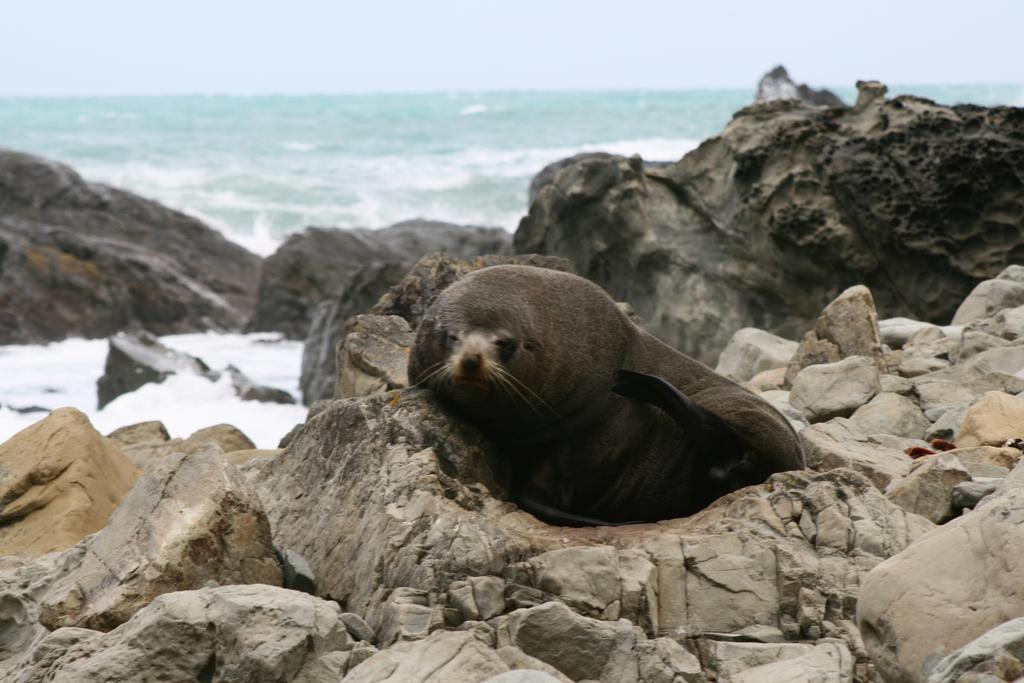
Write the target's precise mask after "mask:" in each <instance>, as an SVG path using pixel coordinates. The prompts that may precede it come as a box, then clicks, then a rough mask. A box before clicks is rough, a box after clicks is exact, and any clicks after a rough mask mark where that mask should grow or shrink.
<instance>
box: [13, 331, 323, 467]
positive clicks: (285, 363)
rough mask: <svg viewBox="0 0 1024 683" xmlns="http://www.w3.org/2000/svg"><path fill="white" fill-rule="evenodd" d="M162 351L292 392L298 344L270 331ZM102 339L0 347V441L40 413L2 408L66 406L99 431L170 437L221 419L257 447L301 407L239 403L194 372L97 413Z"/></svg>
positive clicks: (204, 339) (292, 420)
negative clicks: (128, 428)
mask: <svg viewBox="0 0 1024 683" xmlns="http://www.w3.org/2000/svg"><path fill="white" fill-rule="evenodd" d="M162 341H163V342H164V343H165V344H166V345H167V346H169V347H171V348H174V349H178V350H181V351H186V352H188V353H191V354H193V355H196V356H199V357H200V358H202V359H203V360H204V361H206V362H207V363H208V364H209V365H210V366H211V367H212V368H214V369H223V368H224V367H226V366H227V365H228V364H229V363H231V364H233V365H235V366H236V367H238V368H239V369H240V370H242V372H244V373H246V374H247V375H249V377H251V378H252V379H253V380H254V381H255V382H257V383H259V384H266V385H269V386H274V387H277V388H280V389H285V390H286V391H290V392H291V393H292V394H293V395H297V393H298V374H299V365H300V362H301V357H302V344H301V342H293V341H284V340H281V339H280V338H279V337H278V336H277V335H274V334H250V335H242V334H213V333H210V334H189V335H174V336H169V337H164V338H162ZM106 354H107V342H106V340H102V339H100V340H84V339H69V340H67V341H63V342H57V343H53V344H47V345H36V346H0V403H3V404H5V407H3V408H0V442H2V441H4V440H6V439H7V438H9V437H10V436H12V435H13V434H14V433H16V432H17V431H20V430H21V429H24V428H25V427H27V426H29V425H31V424H32V423H34V422H36V421H38V420H40V419H42V418H43V417H44V416H45V415H46V413H45V412H35V413H28V414H21V413H18V412H15V411H13V410H11V409H10V408H8V407H6V406H8V405H9V406H15V407H19V408H26V407H30V406H38V407H41V408H46V409H53V408H59V407H63V406H71V407H74V408H78V409H79V410H81V411H83V412H84V413H86V414H87V415H88V416H89V418H90V420H92V422H93V425H94V426H95V427H96V429H97V430H99V431H100V432H102V433H109V432H111V431H113V430H114V429H116V428H118V427H121V426H124V425H127V424H132V423H135V422H141V421H143V420H160V421H162V422H163V423H164V425H165V426H166V427H167V429H168V431H170V433H171V436H181V437H184V436H188V435H189V434H191V433H192V432H194V431H195V430H197V429H201V428H203V427H208V426H210V425H212V424H217V423H221V422H226V423H228V424H233V425H234V426H236V427H238V428H239V429H241V430H242V431H243V432H244V433H245V434H246V435H248V436H249V438H250V439H252V440H253V442H254V443H255V444H256V446H257V447H260V448H272V447H274V446H276V445H277V442H278V440H279V439H280V438H281V437H282V436H284V434H285V433H287V432H288V430H289V429H291V427H292V426H294V425H295V424H296V423H297V422H301V421H302V420H303V419H304V417H305V413H306V409H305V408H303V407H302V406H300V405H290V406H289V405H279V404H271V403H260V402H258V401H242V400H240V399H239V398H238V397H237V396H235V394H234V391H233V389H232V388H231V385H230V381H229V380H227V379H226V378H225V379H222V380H221V381H219V382H216V383H214V382H210V381H209V380H207V379H204V378H202V377H199V376H197V375H175V376H172V377H170V378H168V379H167V380H165V381H164V382H162V383H160V384H147V385H145V386H143V387H141V388H139V389H137V390H136V391H133V392H131V393H129V394H124V395H123V396H119V397H118V398H117V399H115V400H114V401H111V402H110V403H109V404H108V405H106V406H105V407H104V408H103V410H97V408H96V404H97V395H96V380H97V379H99V377H100V376H101V375H102V374H103V364H104V361H105V359H106Z"/></svg>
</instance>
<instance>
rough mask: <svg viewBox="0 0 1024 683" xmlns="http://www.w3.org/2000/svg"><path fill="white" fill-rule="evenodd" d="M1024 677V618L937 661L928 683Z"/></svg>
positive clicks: (1014, 620) (988, 633)
mask: <svg viewBox="0 0 1024 683" xmlns="http://www.w3.org/2000/svg"><path fill="white" fill-rule="evenodd" d="M1021 676H1024V618H1018V619H1012V620H1010V621H1007V622H1006V623H1004V624H1000V625H999V626H996V627H995V628H993V629H992V630H990V631H988V632H987V633H985V635H983V636H980V637H979V638H976V639H975V640H973V641H971V642H970V643H968V644H967V645H964V646H963V647H962V648H960V649H959V650H957V651H956V652H954V653H952V654H950V655H948V656H946V657H944V658H943V659H942V660H941V661H939V662H938V663H937V664H936V665H935V667H934V668H933V669H931V672H930V673H929V675H928V681H927V683H969V682H970V681H977V682H978V683H982V682H983V681H985V680H986V678H987V679H988V680H992V681H993V682H995V681H1009V680H1019V679H1020V677H1021Z"/></svg>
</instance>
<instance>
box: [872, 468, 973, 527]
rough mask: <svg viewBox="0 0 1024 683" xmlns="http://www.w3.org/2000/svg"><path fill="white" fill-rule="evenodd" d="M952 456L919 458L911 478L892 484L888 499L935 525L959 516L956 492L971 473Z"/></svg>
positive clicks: (887, 493)
mask: <svg viewBox="0 0 1024 683" xmlns="http://www.w3.org/2000/svg"><path fill="white" fill-rule="evenodd" d="M953 453H954V451H949V452H946V453H939V454H937V455H929V456H926V457H924V458H920V459H919V460H918V462H916V463H915V465H916V466H915V467H914V469H913V471H911V473H910V474H909V475H907V476H906V477H903V478H901V479H897V480H895V481H893V482H892V484H890V486H889V487H888V488H887V489H886V491H885V497H886V498H888V499H889V500H891V501H892V502H894V503H896V504H897V505H899V506H900V507H901V508H903V509H904V510H906V511H907V512H913V513H914V514H915V515H921V516H922V517H924V518H925V519H927V520H929V521H931V522H934V523H935V524H941V523H942V522H945V521H946V520H948V519H950V518H952V517H953V516H954V515H955V514H956V510H955V509H954V506H953V489H954V488H955V487H956V485H957V484H959V483H961V482H965V481H970V480H971V475H970V473H969V472H968V471H967V469H966V468H965V467H964V466H963V464H962V463H961V462H960V461H959V460H958V459H957V458H956V456H955V455H954V454H953Z"/></svg>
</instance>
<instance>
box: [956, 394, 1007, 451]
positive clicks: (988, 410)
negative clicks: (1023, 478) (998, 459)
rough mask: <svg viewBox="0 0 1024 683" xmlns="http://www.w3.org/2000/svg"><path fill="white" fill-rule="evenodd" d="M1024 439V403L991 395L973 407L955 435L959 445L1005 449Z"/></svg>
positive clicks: (1002, 395) (983, 397)
mask: <svg viewBox="0 0 1024 683" xmlns="http://www.w3.org/2000/svg"><path fill="white" fill-rule="evenodd" d="M1022 436H1024V399H1022V398H1017V397H1016V396H1010V395H1009V394H1005V393H1003V392H1001V391H989V392H987V393H986V394H985V395H984V396H982V398H981V400H980V401H978V402H977V403H975V404H974V405H972V406H971V407H970V408H969V409H968V411H967V415H966V416H965V417H964V421H963V423H962V424H961V425H960V430H959V431H958V432H957V434H956V444H957V445H958V446H960V447H966V446H1002V445H1003V444H1004V443H1006V442H1007V440H1009V439H1015V438H1020V437H1022Z"/></svg>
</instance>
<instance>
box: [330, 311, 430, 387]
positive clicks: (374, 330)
mask: <svg viewBox="0 0 1024 683" xmlns="http://www.w3.org/2000/svg"><path fill="white" fill-rule="evenodd" d="M415 337H416V334H415V330H413V329H412V328H411V327H410V326H409V323H408V322H406V321H405V320H404V319H402V318H400V317H398V316H397V315H386V316H382V315H357V316H355V317H353V318H351V319H350V320H349V321H348V322H347V323H345V337H344V338H343V339H342V341H341V343H339V344H338V349H337V360H336V367H337V368H338V378H337V382H336V384H335V388H334V395H335V397H336V398H350V397H353V396H366V395H368V394H372V393H376V392H380V391H388V390H391V389H400V388H403V387H406V386H408V385H409V377H408V375H407V374H406V366H407V364H408V360H409V350H410V349H411V348H412V343H413V340H414V339H415Z"/></svg>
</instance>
